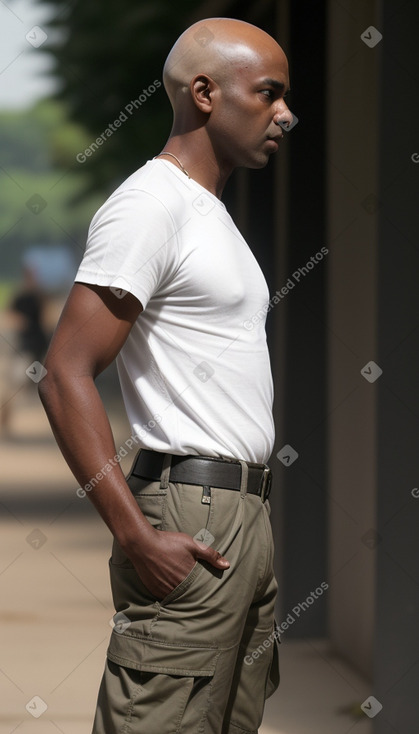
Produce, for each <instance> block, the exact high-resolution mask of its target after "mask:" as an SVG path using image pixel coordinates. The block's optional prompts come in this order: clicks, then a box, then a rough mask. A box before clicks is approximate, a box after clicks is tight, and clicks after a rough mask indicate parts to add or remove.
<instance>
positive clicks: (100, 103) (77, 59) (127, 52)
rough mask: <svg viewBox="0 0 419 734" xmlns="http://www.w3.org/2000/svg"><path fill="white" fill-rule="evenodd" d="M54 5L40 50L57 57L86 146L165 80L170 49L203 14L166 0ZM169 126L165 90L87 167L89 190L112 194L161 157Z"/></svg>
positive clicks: (64, 92)
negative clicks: (87, 135) (86, 136)
mask: <svg viewBox="0 0 419 734" xmlns="http://www.w3.org/2000/svg"><path fill="white" fill-rule="evenodd" d="M49 4H50V5H52V6H54V7H55V8H56V11H57V12H56V14H55V18H54V20H52V21H51V22H50V23H49V28H50V30H52V31H53V33H51V34H50V38H49V39H48V41H47V42H46V43H45V45H44V46H42V48H41V49H40V51H44V52H45V51H46V52H48V53H51V52H52V53H53V56H54V64H55V74H56V75H57V76H58V78H59V79H60V82H61V90H60V92H59V93H58V96H59V98H60V99H62V100H65V102H66V105H67V106H68V110H69V114H70V117H71V119H72V120H76V121H77V122H78V123H80V124H81V125H82V126H83V127H84V128H85V129H86V130H88V131H89V133H90V141H89V144H90V143H91V142H93V141H94V140H95V139H96V138H97V137H98V136H100V135H101V134H102V133H103V132H104V130H105V129H106V128H107V127H108V126H109V124H111V123H113V121H114V120H115V119H117V118H118V116H119V115H120V114H121V112H122V111H124V110H125V108H126V105H127V104H129V103H130V102H131V101H132V100H136V99H138V97H139V95H140V94H142V93H143V89H148V87H149V86H150V85H151V84H153V82H154V81H155V80H159V81H162V68H163V63H164V60H165V58H166V56H167V54H168V52H169V50H170V48H171V47H172V45H173V43H174V41H175V40H176V38H177V37H178V35H179V34H180V33H181V32H182V31H183V30H184V28H185V27H186V26H187V25H189V24H190V23H191V22H193V21H194V20H197V17H196V12H197V9H198V10H199V7H198V8H197V6H196V3H193V2H192V0H186V1H185V0H183V2H181V3H177V4H176V5H175V4H174V3H173V2H168V0H160V1H159V0H156V1H155V2H153V3H151V2H150V1H149V0H147V2H145V1H144V0H136V1H135V2H134V1H133V0H120V1H119V2H118V3H117V4H115V3H111V2H109V0H104V2H102V3H100V4H95V3H89V2H82V0H75V2H72V3H68V1H67V0H52V2H51V3H49ZM193 14H195V17H192V15H193ZM198 17H199V16H198ZM46 30H47V32H48V27H47V28H46ZM51 39H54V40H51ZM171 119H172V113H171V107H170V104H169V101H168V99H167V97H166V94H165V92H164V89H163V85H161V86H160V87H159V89H157V90H156V91H155V92H154V93H152V94H151V95H150V96H149V97H148V99H147V101H146V102H144V103H143V104H141V106H140V107H139V108H138V109H137V110H136V111H134V112H133V114H130V115H128V119H127V120H126V121H125V122H124V123H123V124H122V126H121V127H120V128H119V129H118V130H117V131H116V132H115V133H114V134H113V135H112V137H110V138H109V139H107V141H106V143H105V144H104V145H103V146H101V147H100V149H98V150H97V151H96V152H95V154H94V155H93V156H92V157H91V158H89V160H88V161H86V163H85V164H84V167H85V169H86V170H85V173H86V175H87V177H88V179H89V181H90V185H91V188H92V189H94V190H96V191H98V190H101V191H103V192H105V191H106V192H109V191H110V190H111V189H112V188H114V186H115V185H116V184H117V183H118V182H119V181H121V180H123V179H124V178H125V177H126V176H127V175H129V174H130V173H132V172H133V171H134V170H136V169H137V168H138V167H139V166H140V165H142V163H143V162H144V161H145V160H147V158H149V157H152V156H153V155H155V154H156V153H157V152H158V151H159V150H161V148H162V146H163V145H164V143H165V141H166V139H167V137H168V135H169V133H170V128H171Z"/></svg>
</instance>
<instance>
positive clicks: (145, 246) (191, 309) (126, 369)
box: [76, 159, 274, 463]
mask: <svg viewBox="0 0 419 734" xmlns="http://www.w3.org/2000/svg"><path fill="white" fill-rule="evenodd" d="M76 281H80V282H83V283H91V284H97V285H100V286H109V287H111V288H112V289H113V292H114V294H115V297H116V298H117V297H121V296H122V297H123V294H124V292H125V291H130V292H131V293H132V294H133V295H134V296H136V298H138V299H139V301H140V302H141V304H142V306H143V309H144V310H143V311H142V312H141V313H140V315H139V317H138V319H137V320H136V322H135V324H134V325H133V327H132V329H131V332H130V334H129V336H128V339H127V341H126V343H125V344H124V346H123V347H122V349H121V351H120V353H119V355H118V357H117V366H118V372H119V378H120V382H121V388H122V394H123V398H124V402H125V407H126V410H127V414H128V418H129V421H130V423H131V426H132V430H133V432H134V434H135V435H137V436H139V437H140V439H139V441H138V445H139V446H142V447H143V448H148V449H155V450H156V451H163V452H170V453H174V454H201V455H202V454H204V455H208V456H218V457H220V456H221V457H222V456H225V457H230V458H235V459H244V460H246V461H255V462H260V463H266V462H267V461H268V459H269V457H270V455H271V453H272V448H273V441H274V427H273V419H272V399H273V388H272V376H271V370H270V363H269V355H268V350H267V344H266V334H265V316H264V315H263V316H262V317H260V318H259V319H254V322H255V323H254V324H253V323H252V327H253V328H250V329H249V327H248V328H246V327H245V326H244V323H245V322H246V324H247V325H248V324H249V320H250V319H251V318H252V316H254V314H256V313H257V312H259V314H260V313H261V310H262V313H266V308H265V311H263V309H264V307H266V304H267V303H268V300H269V292H268V289H267V285H266V281H265V278H264V276H263V274H262V271H261V269H260V267H259V265H258V263H257V261H256V259H255V257H254V256H253V254H252V252H251V250H250V248H249V246H248V245H247V243H246V242H245V240H244V239H243V237H242V236H241V234H240V232H239V231H238V229H237V227H236V226H235V224H234V222H233V220H232V219H231V217H230V215H229V214H228V212H227V210H226V208H225V206H224V204H223V203H222V202H221V201H220V200H219V199H217V197H216V196H214V195H213V194H211V193H210V192H209V191H208V190H207V189H205V188H204V187H203V186H201V185H200V184H198V183H197V182H196V181H194V180H192V179H188V177H187V176H186V175H185V174H184V173H183V172H182V171H181V170H180V169H178V168H177V166H175V165H174V164H172V163H170V162H168V161H165V160H162V159H156V160H150V161H148V162H147V163H146V164H145V165H144V166H142V167H141V168H140V169H139V170H138V171H136V172H135V173H133V174H132V175H131V176H130V177H129V178H128V179H127V180H126V181H124V183H123V184H122V185H121V186H119V188H118V189H116V191H115V192H114V193H113V194H112V195H111V196H110V198H109V199H108V200H107V201H106V202H105V203H104V204H103V206H102V207H101V208H100V209H99V210H98V211H97V213H96V214H95V216H94V217H93V220H92V223H91V225H90V229H89V235H88V241H87V247H86V253H85V255H84V258H83V261H82V263H81V265H80V268H79V271H78V273H77V276H76ZM120 289H121V290H120Z"/></svg>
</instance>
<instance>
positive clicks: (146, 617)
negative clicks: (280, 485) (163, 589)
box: [92, 462, 279, 734]
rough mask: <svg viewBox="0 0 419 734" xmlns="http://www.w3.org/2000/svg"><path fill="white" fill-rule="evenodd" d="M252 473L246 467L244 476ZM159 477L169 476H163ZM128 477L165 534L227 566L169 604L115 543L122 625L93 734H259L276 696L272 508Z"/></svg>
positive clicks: (196, 579)
mask: <svg viewBox="0 0 419 734" xmlns="http://www.w3.org/2000/svg"><path fill="white" fill-rule="evenodd" d="M243 464H245V462H242V467H243ZM163 475H164V476H163ZM167 476H168V471H166V472H164V471H163V472H162V480H161V482H153V481H149V480H145V479H140V478H138V477H134V476H133V475H131V476H129V477H128V484H129V486H130V489H131V491H132V493H133V495H134V496H135V498H136V501H137V502H138V505H139V506H140V508H141V510H142V512H143V513H144V514H145V516H146V517H147V518H148V520H149V522H151V523H152V524H153V525H154V526H155V527H156V528H158V529H160V530H162V531H165V530H167V531H178V532H184V533H188V534H189V535H191V536H192V537H196V538H197V539H198V540H202V541H203V542H205V543H206V544H207V545H211V546H212V547H214V548H215V549H216V550H218V551H219V552H220V553H221V554H222V555H223V556H225V557H226V558H227V559H228V560H229V562H230V568H228V569H226V570H224V571H220V570H218V569H215V568H213V567H212V566H210V565H208V564H206V563H203V562H200V561H198V562H197V563H196V564H195V566H194V568H193V569H192V571H191V572H190V573H189V574H188V576H187V577H186V578H185V579H184V580H183V581H182V582H181V583H180V584H179V586H177V587H176V588H175V589H174V590H173V591H172V592H171V593H170V594H168V596H166V597H165V598H164V599H163V600H162V601H156V600H155V598H153V597H152V596H151V594H150V592H149V591H148V590H147V588H146V587H145V586H143V584H142V583H141V581H140V578H139V576H138V574H137V573H136V571H135V569H134V568H133V566H132V564H131V562H130V560H129V559H128V558H127V556H126V555H125V554H124V553H123V552H122V550H121V548H120V547H119V545H118V544H117V542H116V541H114V543H113V548H112V557H111V558H110V561H109V566H110V576H111V586H112V594H113V600H114V605H115V609H116V612H117V613H116V615H115V617H114V620H115V627H114V629H113V631H112V635H111V640H110V644H109V648H108V651H107V661H106V666H105V672H104V674H103V678H102V682H101V686H100V690H99V696H98V702H97V709H96V716H95V721H94V725H93V731H92V734H257V731H258V727H259V725H260V724H261V721H262V716H263V709H264V704H265V699H266V698H267V697H268V696H270V695H271V694H272V693H273V692H274V691H275V690H276V688H277V687H278V684H279V667H278V652H277V635H276V631H275V628H274V603H275V597H276V592H277V583H276V580H275V577H274V573H273V540H272V531H271V527H270V522H269V505H268V502H265V503H263V502H262V500H261V499H260V497H258V496H256V495H252V494H247V492H246V478H247V472H246V465H245V466H244V467H243V474H242V486H241V490H240V491H234V490H226V489H219V488H211V497H210V503H209V504H207V503H203V502H202V501H201V500H202V497H203V488H202V486H198V485H189V484H179V483H176V484H173V483H169V482H168V479H167Z"/></svg>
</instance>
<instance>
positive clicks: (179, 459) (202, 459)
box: [131, 449, 272, 502]
mask: <svg viewBox="0 0 419 734" xmlns="http://www.w3.org/2000/svg"><path fill="white" fill-rule="evenodd" d="M164 456H165V454H164V453H161V452H160V451H150V450H148V449H141V451H140V452H139V454H138V456H137V457H136V460H135V463H134V466H133V468H132V471H131V474H133V475H134V476H136V477H141V478H142V479H150V481H155V482H156V481H160V477H161V473H162V468H163V459H164ZM246 463H247V466H248V468H249V474H248V478H247V491H248V492H249V494H256V495H258V496H259V497H260V498H261V500H262V502H265V500H267V499H268V497H269V494H270V491H271V483H272V472H271V470H270V469H269V467H268V466H266V464H253V463H251V462H246ZM169 481H171V482H179V483H180V484H198V485H200V486H203V487H220V488H221V489H234V490H237V491H239V490H240V482H241V466H240V463H239V462H238V461H236V460H234V459H232V460H231V461H230V460H226V459H218V458H215V457H213V456H195V455H193V454H187V455H186V456H179V455H177V454H172V461H171V466H170V475H169Z"/></svg>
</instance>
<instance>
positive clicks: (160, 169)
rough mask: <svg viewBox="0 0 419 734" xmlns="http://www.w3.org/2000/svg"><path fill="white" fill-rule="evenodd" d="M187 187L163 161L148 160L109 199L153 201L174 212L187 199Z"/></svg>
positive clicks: (149, 203) (145, 204) (148, 203)
mask: <svg viewBox="0 0 419 734" xmlns="http://www.w3.org/2000/svg"><path fill="white" fill-rule="evenodd" d="M187 193H188V192H187V188H186V187H185V186H182V185H181V183H180V182H179V180H178V178H177V177H176V175H175V176H174V175H173V174H171V171H170V169H169V170H168V169H167V167H166V166H165V165H161V161H160V162H157V161H155V160H154V159H153V160H148V161H147V162H146V163H144V165H143V166H141V167H140V168H138V169H137V170H136V171H134V173H132V174H131V175H130V176H128V178H126V179H125V181H123V182H122V183H121V184H120V185H119V186H118V188H117V189H115V191H114V192H113V193H112V194H111V196H110V197H109V199H108V201H109V200H111V199H114V198H115V197H118V198H119V199H122V200H124V199H125V200H127V201H128V200H131V201H135V202H138V204H139V205H141V203H143V205H144V206H150V205H151V204H152V201H153V200H154V202H155V203H156V206H158V203H159V204H160V206H161V208H162V209H163V208H164V209H166V210H167V211H168V212H170V213H172V214H173V213H174V212H175V211H176V208H177V207H178V206H179V205H182V203H183V202H184V201H185V196H187Z"/></svg>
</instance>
